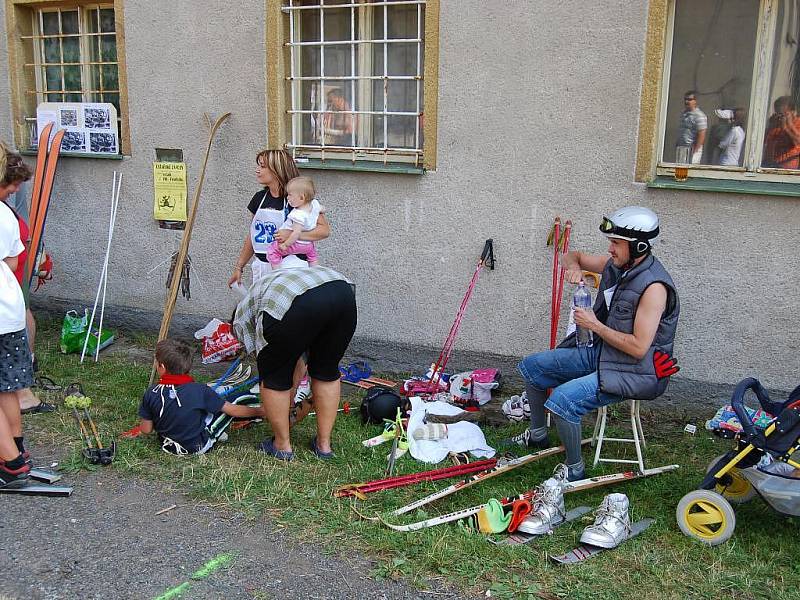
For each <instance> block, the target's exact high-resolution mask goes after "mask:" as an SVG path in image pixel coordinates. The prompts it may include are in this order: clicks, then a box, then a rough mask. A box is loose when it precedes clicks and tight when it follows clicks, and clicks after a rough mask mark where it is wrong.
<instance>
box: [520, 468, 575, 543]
mask: <svg viewBox="0 0 800 600" xmlns="http://www.w3.org/2000/svg"><path fill="white" fill-rule="evenodd" d="M567 475H568V469H567V465H564V464H561V465H558V466H557V467H556V468H555V470H554V471H553V476H552V477H550V478H549V479H546V480H545V481H544V482H543V483H542V484H541V485H540V486H539V487H537V488H536V492H535V494H534V496H533V510H531V514H530V515H528V516H527V517H526V518H525V520H524V521H522V523H520V524H519V527H518V528H517V529H518V530H519V531H521V532H522V533H529V534H531V535H544V534H545V533H549V532H550V530H551V529H553V527H555V526H556V525H559V524H560V523H562V522H563V521H564V519H565V515H566V510H565V508H564V484H565V483H566V481H567Z"/></svg>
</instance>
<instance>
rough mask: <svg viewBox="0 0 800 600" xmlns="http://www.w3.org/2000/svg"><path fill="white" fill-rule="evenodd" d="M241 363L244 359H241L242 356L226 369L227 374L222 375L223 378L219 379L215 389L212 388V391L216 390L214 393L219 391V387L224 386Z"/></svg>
mask: <svg viewBox="0 0 800 600" xmlns="http://www.w3.org/2000/svg"><path fill="white" fill-rule="evenodd" d="M241 362H242V357H241V356H240V357H238V358H237V359H236V360H234V361H233V362H232V363H231V364H230V366H229V367H228V368H227V369H226V371H225V372H224V373H223V374H222V376H221V377H220V378H219V379H217V382H216V383H215V384H214V387H212V388H211V389H212V390H214V391H215V392H216V391H217V389H219V387H220V386H221V385H222V384H223V383H224V382H225V380H226V379H227V378H228V375H230V374H231V373H233V372H234V371H235V370H236V367H238V366H239V365H240V364H241Z"/></svg>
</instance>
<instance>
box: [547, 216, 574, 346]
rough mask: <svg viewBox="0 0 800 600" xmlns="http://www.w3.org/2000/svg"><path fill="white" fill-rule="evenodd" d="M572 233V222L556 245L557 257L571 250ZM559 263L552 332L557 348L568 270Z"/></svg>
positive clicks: (567, 223) (565, 227) (566, 226)
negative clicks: (570, 238)
mask: <svg viewBox="0 0 800 600" xmlns="http://www.w3.org/2000/svg"><path fill="white" fill-rule="evenodd" d="M571 231H572V221H567V222H566V223H565V224H564V233H563V235H562V236H561V240H560V241H559V242H558V243H557V244H556V253H557V255H559V254H560V255H565V254H566V253H567V251H568V250H569V236H570V232H571ZM558 262H559V270H558V292H557V295H556V312H555V315H554V319H553V331H552V332H551V340H552V342H553V347H555V341H556V340H557V339H558V322H559V320H560V319H561V302H562V298H563V296H564V276H565V274H566V269H565V268H564V267H562V266H561V264H560V262H561V261H560V260H559V261H558Z"/></svg>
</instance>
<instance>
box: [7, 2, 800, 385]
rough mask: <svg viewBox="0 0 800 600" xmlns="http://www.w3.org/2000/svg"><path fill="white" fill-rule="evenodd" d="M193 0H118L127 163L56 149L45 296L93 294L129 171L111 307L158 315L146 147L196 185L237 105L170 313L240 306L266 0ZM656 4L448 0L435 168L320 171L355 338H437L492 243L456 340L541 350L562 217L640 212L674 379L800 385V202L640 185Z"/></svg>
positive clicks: (487, 348) (589, 233)
mask: <svg viewBox="0 0 800 600" xmlns="http://www.w3.org/2000/svg"><path fill="white" fill-rule="evenodd" d="M195 4H196V3H194V2H190V1H188V0H178V1H174V2H169V3H158V10H157V11H155V10H153V8H152V3H145V2H134V1H128V2H126V5H125V35H126V50H127V61H128V95H129V105H130V127H131V147H132V156H130V157H128V158H126V159H125V160H124V161H122V162H117V161H109V160H89V159H75V158H65V159H64V160H63V162H62V164H61V167H60V172H59V175H58V179H57V186H56V189H55V192H54V199H53V205H52V208H51V211H52V212H51V213H50V216H49V217H48V225H47V226H48V230H47V235H46V242H47V245H48V248H49V249H50V250H51V251H52V253H53V255H54V257H55V260H56V265H57V266H56V278H55V280H54V281H53V282H52V283H49V284H48V285H47V286H46V288H44V290H40V292H38V293H39V294H44V295H51V296H53V297H67V298H73V299H75V301H76V303H81V302H82V303H88V304H89V305H90V306H91V302H92V301H93V299H94V293H95V290H96V285H97V279H98V276H99V273H100V269H101V266H102V265H101V263H102V258H103V253H104V250H105V238H106V230H107V227H108V211H109V206H108V204H109V195H110V187H111V178H112V172H113V171H114V170H115V169H118V170H120V171H122V172H123V174H124V184H123V194H122V198H121V201H120V213H119V216H118V218H117V230H116V232H115V237H114V247H113V249H112V256H111V264H110V271H109V273H110V275H109V283H108V285H109V287H108V294H109V296H108V301H109V302H110V303H114V304H119V305H124V306H130V307H136V308H144V309H149V310H152V311H154V312H159V311H161V309H162V306H163V301H164V281H165V277H166V265H165V264H162V263H163V261H165V260H166V259H167V258H168V256H169V255H170V253H171V252H172V251H173V250H174V249H175V248H177V246H178V244H179V235H178V234H176V233H175V232H169V231H164V230H160V229H158V227H157V225H156V223H155V221H154V220H153V217H152V205H153V198H152V196H153V192H152V185H153V184H152V174H151V173H152V166H151V163H152V161H153V159H154V148H155V147H179V148H183V149H184V151H185V155H186V161H187V163H188V165H189V170H190V181H189V191H190V197H191V196H192V194H193V192H194V188H195V183H196V180H197V176H198V169H199V167H200V164H201V161H202V153H203V151H204V149H205V143H206V134H205V132H204V126H203V123H202V113H203V112H210V113H212V114H213V115H219V114H221V113H222V112H225V111H231V112H232V113H233V116H232V117H231V119H230V120H229V121H228V122H227V123H226V124H225V125H224V126H223V128H222V129H221V130H220V132H219V134H218V137H217V142H216V144H215V146H214V148H213V150H212V154H211V160H210V162H209V166H208V171H207V174H206V181H205V185H204V188H203V194H202V197H201V200H200V208H199V212H198V218H197V222H196V225H195V229H194V232H193V235H192V245H191V250H190V254H191V256H192V261H193V262H192V264H193V267H194V273H193V281H192V299H191V300H190V301H185V300H183V299H180V300H179V302H178V308H177V310H178V311H179V312H181V313H184V314H196V315H200V316H205V317H208V318H211V317H214V316H218V317H222V318H224V317H226V316H227V315H229V314H230V311H231V309H232V307H233V305H234V303H235V296H234V293H233V292H231V291H229V290H227V289H226V281H227V279H228V276H229V274H230V271H231V266H232V265H233V263H234V261H235V258H236V255H237V253H238V250H239V248H240V247H241V243H242V241H243V239H244V236H245V234H246V232H247V224H248V219H247V214H246V210H245V206H246V204H247V201H248V200H249V199H250V197H251V196H252V194H253V193H254V192H255V191H256V189H257V186H256V185H255V184H254V174H253V167H254V158H255V153H256V151H257V149H258V148H260V147H261V146H262V145H263V144H264V143H265V141H264V140H265V138H266V123H267V121H266V119H267V115H265V108H264V107H265V89H264V87H265V65H264V61H265V55H264V22H265V18H264V3H263V2H255V1H250V2H243V3H240V5H239V6H237V8H236V11H235V18H234V15H233V14H232V13H233V11H232V10H231V9H230V7H229V5H228V4H227V3H221V2H218V3H206V4H207V5H208V6H210V8H204V10H203V11H202V12H199V11H197V10H196V8H195ZM578 8H580V9H581V12H580V13H578V12H577V11H578ZM0 10H3V9H2V8H0ZM646 10H647V6H646V3H644V2H626V1H623V0H607V1H604V2H599V1H592V2H588V3H576V2H563V3H552V2H545V1H540V0H536V1H528V0H507V1H504V2H502V3H500V2H497V3H495V2H492V3H486V2H480V1H478V0H463V1H459V2H447V1H445V2H443V3H442V6H441V15H440V18H441V35H440V66H439V124H438V125H439V126H438V131H439V139H438V168H437V171H436V172H431V173H427V174H425V175H424V176H409V175H388V174H373V173H352V172H332V171H324V172H323V171H310V172H309V173H310V174H311V176H312V177H314V179H315V181H316V182H317V184H318V188H319V190H320V196H321V198H322V200H323V203H324V204H326V205H328V206H329V210H330V213H329V217H330V220H331V221H332V224H333V234H332V236H331V238H330V239H328V240H326V241H324V242H322V243H321V244H320V245H319V248H320V252H321V257H322V261H323V263H324V264H327V265H330V266H333V267H335V268H337V269H339V270H340V271H341V272H343V273H345V274H346V275H348V276H349V277H350V278H352V280H353V281H354V282H355V283H356V284H357V290H358V301H359V326H358V331H357V335H358V336H360V337H362V338H370V339H376V340H383V341H386V342H390V343H391V342H400V343H404V344H409V343H411V344H419V345H420V346H429V347H431V348H436V347H439V346H441V344H442V342H443V340H444V338H445V336H446V335H447V332H448V330H449V328H450V325H451V323H452V321H453V317H454V315H455V313H456V310H457V309H458V306H459V304H460V302H461V299H462V297H463V295H464V292H465V291H466V287H467V284H468V282H469V279H470V276H471V275H472V272H473V270H474V268H475V264H476V262H477V259H478V257H479V254H480V251H481V249H482V247H483V241H484V240H485V239H486V238H489V237H491V238H493V239H494V242H495V252H496V257H497V269H496V270H495V271H487V272H484V273H482V274H481V277H480V280H479V282H478V285H477V288H476V290H475V293H474V295H473V297H472V300H471V303H470V305H469V307H468V309H467V315H466V317H465V319H464V322H463V324H462V327H461V331H460V333H459V338H458V342H457V348H463V349H468V350H471V351H477V352H489V353H496V354H505V355H512V356H513V355H522V354H524V353H526V352H529V351H534V350H538V349H543V348H545V347H546V345H547V343H548V337H549V310H550V282H551V267H552V251H551V250H550V249H549V248H547V247H546V245H545V240H546V237H547V233H548V229H549V227H550V225H551V223H552V220H553V217H554V216H555V215H561V216H562V218H571V219H572V220H573V223H574V228H573V233H572V240H571V246H572V247H573V248H580V249H585V250H588V251H592V252H599V253H602V252H605V249H606V243H605V239H604V238H603V237H602V236H601V235H600V234H599V232H598V231H597V226H598V223H599V220H600V218H601V216H602V215H603V214H609V213H610V212H611V211H612V210H613V209H614V208H615V207H618V206H621V205H625V204H642V205H644V206H649V207H651V208H653V209H654V210H656V211H657V212H658V213H659V215H660V217H661V220H662V230H663V234H662V236H661V237H660V238H659V241H658V244H657V246H656V253H657V255H658V256H659V257H660V258H661V259H662V261H663V262H664V263H665V265H666V266H667V267H668V268H669V269H670V270H671V272H672V273H673V276H674V278H675V281H676V284H677V286H678V290H679V293H680V295H681V302H682V319H681V322H680V325H679V331H678V340H677V344H676V350H675V354H676V356H677V357H678V360H679V362H680V363H681V365H682V371H681V375H682V376H684V377H687V378H690V379H697V380H705V381H710V382H734V381H737V380H738V379H740V378H742V377H744V376H746V375H757V376H758V377H760V378H761V379H762V381H763V382H764V383H765V384H766V385H768V386H769V387H777V388H783V389H786V388H787V387H788V386H791V387H794V385H796V383H797V381H796V379H797V377H796V370H797V369H796V359H795V357H796V356H798V353H799V352H800V326H798V325H796V324H795V323H794V321H793V320H791V319H792V316H793V315H795V314H797V309H798V307H800V302H798V300H797V295H796V293H795V292H794V288H795V283H794V279H795V278H794V267H795V265H796V264H797V262H798V255H799V254H800V250H799V249H798V245H797V239H798V234H799V233H800V200H797V199H791V198H775V197H759V196H748V195H737V194H712V193H696V192H686V191H664V190H649V189H647V188H645V187H644V186H643V185H642V184H637V183H634V182H633V178H634V167H635V158H636V157H635V148H636V141H637V140H636V132H637V128H638V111H639V100H640V87H641V78H642V61H643V56H644V39H645V23H646ZM587 14H591V18H587ZM5 43H6V42H5V38H3V39H2V40H0V61H2V62H0V64H7V61H6V56H5V53H6V47H5ZM0 106H2V107H4V108H3V110H1V111H0V137H2V138H4V139H8V138H9V137H10V135H11V120H10V117H9V115H8V110H7V107H9V106H10V103H9V98H8V81H7V78H5V77H4V78H0ZM567 293H569V290H567ZM565 304H566V302H565ZM564 321H565V319H564V318H563V317H562V324H563V322H564ZM433 354H434V355H435V352H433Z"/></svg>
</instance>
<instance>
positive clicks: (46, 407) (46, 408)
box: [19, 400, 56, 415]
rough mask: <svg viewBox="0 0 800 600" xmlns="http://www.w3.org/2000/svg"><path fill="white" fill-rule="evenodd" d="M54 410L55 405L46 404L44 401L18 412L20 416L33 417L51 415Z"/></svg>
mask: <svg viewBox="0 0 800 600" xmlns="http://www.w3.org/2000/svg"><path fill="white" fill-rule="evenodd" d="M55 410H56V407H55V405H53V404H48V403H47V402H45V401H44V400H41V401H39V404H36V405H35V406H29V407H28V408H23V409H22V410H20V411H19V412H20V414H22V415H35V414H38V413H51V412H54V411H55Z"/></svg>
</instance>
